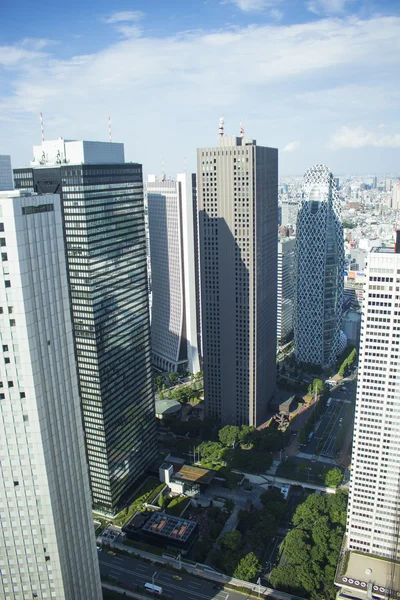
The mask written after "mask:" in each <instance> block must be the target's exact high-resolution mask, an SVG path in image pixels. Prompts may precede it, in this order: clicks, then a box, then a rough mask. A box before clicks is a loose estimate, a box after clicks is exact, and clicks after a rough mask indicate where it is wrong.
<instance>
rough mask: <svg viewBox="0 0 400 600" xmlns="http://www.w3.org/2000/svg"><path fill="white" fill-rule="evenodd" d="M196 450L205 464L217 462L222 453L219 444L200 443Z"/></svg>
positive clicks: (222, 448) (222, 449)
mask: <svg viewBox="0 0 400 600" xmlns="http://www.w3.org/2000/svg"><path fill="white" fill-rule="evenodd" d="M197 450H198V451H199V452H200V456H201V458H202V459H204V460H205V461H206V462H214V461H218V460H220V459H221V458H222V455H223V453H224V447H223V446H222V444H220V443H219V442H202V443H201V444H200V446H198V448H197Z"/></svg>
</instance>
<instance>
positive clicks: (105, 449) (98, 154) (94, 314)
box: [14, 139, 157, 512]
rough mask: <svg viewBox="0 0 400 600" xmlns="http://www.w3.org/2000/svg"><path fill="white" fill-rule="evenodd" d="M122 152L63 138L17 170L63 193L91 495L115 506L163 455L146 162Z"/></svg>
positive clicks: (34, 185)
mask: <svg viewBox="0 0 400 600" xmlns="http://www.w3.org/2000/svg"><path fill="white" fill-rule="evenodd" d="M123 154H124V150H123V144H112V143H102V142H68V141H65V140H63V139H60V140H56V141H54V142H44V144H43V145H42V146H38V147H35V148H34V157H35V158H34V162H33V164H32V166H31V168H25V169H16V170H15V171H14V176H15V185H16V187H17V188H28V189H32V190H34V191H36V192H39V193H46V192H56V193H60V195H61V199H62V214H63V226H64V235H65V241H66V254H67V267H68V281H69V292H70V300H71V310H72V319H73V326H74V341H75V349H76V357H77V363H78V374H79V387H80V395H81V399H82V412H83V422H84V429H85V437H86V448H87V455H88V461H89V472H90V483H91V489H92V497H93V503H94V505H95V507H96V508H99V509H102V510H105V511H107V512H115V511H116V509H117V507H118V505H119V503H120V501H121V498H122V499H123V497H124V494H125V493H126V492H127V491H128V490H129V488H130V487H131V486H132V484H133V483H134V482H135V481H136V480H137V479H138V477H140V476H141V475H142V474H143V472H144V471H145V470H146V469H147V468H148V466H149V465H150V464H151V463H152V462H153V460H154V458H155V457H156V455H157V449H156V432H155V413H154V395H153V389H152V371H151V347H150V322H149V311H148V290H147V269H146V244H145V230H144V208H143V183H142V167H141V165H140V164H137V163H125V162H123V160H124V157H123ZM79 161H80V162H79ZM104 161H107V162H104Z"/></svg>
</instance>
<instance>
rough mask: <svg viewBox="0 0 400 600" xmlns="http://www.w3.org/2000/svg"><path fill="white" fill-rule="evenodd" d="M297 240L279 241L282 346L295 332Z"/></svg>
mask: <svg viewBox="0 0 400 600" xmlns="http://www.w3.org/2000/svg"><path fill="white" fill-rule="evenodd" d="M295 243H296V240H295V238H281V239H280V240H279V241H278V286H277V287H278V295H277V299H278V302H277V330H276V331H277V339H278V343H279V344H281V343H282V342H284V341H285V340H287V339H288V337H289V336H290V334H291V333H292V332H293V301H294V250H295Z"/></svg>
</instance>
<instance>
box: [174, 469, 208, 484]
mask: <svg viewBox="0 0 400 600" xmlns="http://www.w3.org/2000/svg"><path fill="white" fill-rule="evenodd" d="M214 476H215V471H210V470H209V469H202V468H201V467H191V466H188V465H182V466H181V467H180V468H179V469H178V470H177V471H176V472H175V473H174V475H173V477H174V479H181V480H183V481H190V482H192V483H202V484H205V485H209V484H210V483H211V481H212V480H213V479H214Z"/></svg>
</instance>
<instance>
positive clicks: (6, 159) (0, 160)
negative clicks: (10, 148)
mask: <svg viewBox="0 0 400 600" xmlns="http://www.w3.org/2000/svg"><path fill="white" fill-rule="evenodd" d="M13 189H14V180H13V174H12V168H11V157H10V156H8V155H7V154H0V192H1V191H7V190H13Z"/></svg>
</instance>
